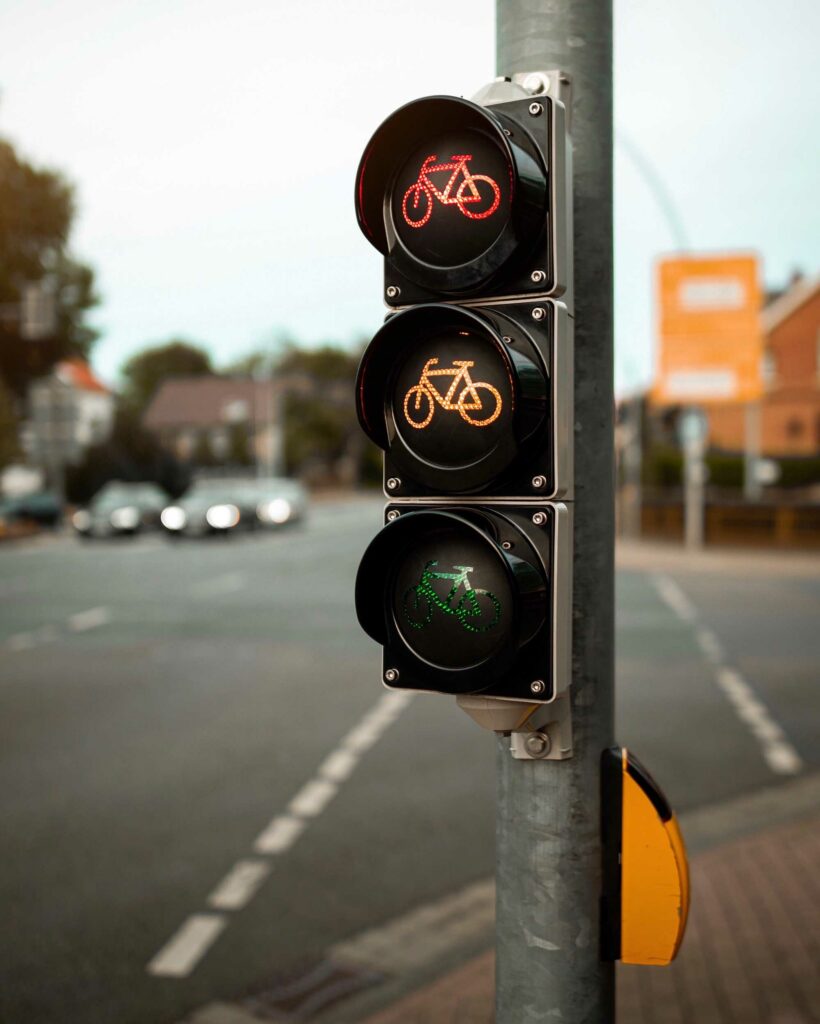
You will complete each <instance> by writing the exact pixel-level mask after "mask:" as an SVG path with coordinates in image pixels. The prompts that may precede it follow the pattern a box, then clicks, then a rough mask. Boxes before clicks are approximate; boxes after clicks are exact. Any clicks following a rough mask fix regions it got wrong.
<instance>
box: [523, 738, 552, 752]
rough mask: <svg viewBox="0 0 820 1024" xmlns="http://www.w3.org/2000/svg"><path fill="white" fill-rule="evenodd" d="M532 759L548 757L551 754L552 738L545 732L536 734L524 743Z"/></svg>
mask: <svg viewBox="0 0 820 1024" xmlns="http://www.w3.org/2000/svg"><path fill="white" fill-rule="evenodd" d="M524 746H525V747H526V748H527V753H528V754H529V755H530V757H536V758H538V757H546V756H547V754H548V753H549V752H550V738H549V736H547V735H546V734H545V733H543V732H534V733H533V734H532V735H531V736H528V737H527V738H526V740H525V741H524Z"/></svg>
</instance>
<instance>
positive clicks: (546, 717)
mask: <svg viewBox="0 0 820 1024" xmlns="http://www.w3.org/2000/svg"><path fill="white" fill-rule="evenodd" d="M510 753H511V754H512V756H513V757H514V758H515V759H516V760H517V761H565V760H566V759H567V758H568V757H572V753H573V751H572V712H571V710H570V698H569V692H564V693H562V694H559V696H558V697H556V698H555V700H554V701H552V702H551V703H550V704H542V705H540V707H539V708H538V711H537V712H536V713H535V714H534V715H533V716H532V717H531V718H529V719H527V723H526V729H525V730H516V731H514V732H513V733H512V734H511V736H510Z"/></svg>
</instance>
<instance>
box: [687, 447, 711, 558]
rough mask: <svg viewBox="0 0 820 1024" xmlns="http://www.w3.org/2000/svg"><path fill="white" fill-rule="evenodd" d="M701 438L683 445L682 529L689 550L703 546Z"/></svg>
mask: <svg viewBox="0 0 820 1024" xmlns="http://www.w3.org/2000/svg"><path fill="white" fill-rule="evenodd" d="M703 447H704V446H703V438H702V437H696V438H691V439H690V440H688V441H686V442H685V443H684V446H683V486H684V492H683V493H684V505H683V529H684V541H685V543H686V547H687V548H688V549H689V550H690V551H700V549H701V548H702V547H703V519H704V514H705V507H704V491H703V487H704V481H705V479H706V468H705V465H704V462H703Z"/></svg>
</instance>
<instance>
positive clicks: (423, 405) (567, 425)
mask: <svg viewBox="0 0 820 1024" xmlns="http://www.w3.org/2000/svg"><path fill="white" fill-rule="evenodd" d="M356 395H357V408H358V413H359V421H360V423H361V426H362V429H363V430H364V431H365V433H366V434H367V436H368V437H369V438H370V439H371V441H373V442H374V443H375V444H377V445H378V446H379V447H380V448H381V449H382V450H383V451H384V453H385V459H384V484H385V489H386V492H387V493H388V494H389V496H390V497H392V498H398V497H426V496H431V495H437V494H444V495H451V496H453V497H455V496H458V495H474V494H475V495H479V494H481V495H483V494H487V495H493V496H496V497H521V498H525V499H526V498H531V497H538V498H562V499H567V498H570V497H571V496H572V420H571V410H572V401H571V395H572V325H571V322H570V319H569V316H568V314H567V311H566V308H565V307H564V306H563V305H561V304H560V303H556V302H552V301H548V300H541V301H540V302H538V301H529V302H514V303H508V304H500V305H497V306H481V307H479V306H475V307H471V308H469V307H464V306H455V305H451V304H444V303H436V304H424V305H420V306H414V307H412V308H410V309H407V310H404V311H402V312H400V313H396V314H394V315H393V316H391V317H389V318H388V320H387V322H386V323H385V325H384V326H383V327H382V329H381V330H380V331H379V332H378V333H377V334H376V336H375V337H374V338H373V340H372V342H371V343H370V345H369V346H368V348H367V351H366V353H365V355H364V358H363V359H362V362H361V366H360V367H359V373H358V376H357V380H356Z"/></svg>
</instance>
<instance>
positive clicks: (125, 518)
mask: <svg viewBox="0 0 820 1024" xmlns="http://www.w3.org/2000/svg"><path fill="white" fill-rule="evenodd" d="M109 521H110V523H111V525H112V526H113V527H114V529H115V530H133V529H135V528H136V527H137V526H139V522H140V510H139V509H138V508H136V507H135V506H134V505H126V506H125V507H124V508H115V509H114V511H113V512H112V513H111V515H110V517H109Z"/></svg>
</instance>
